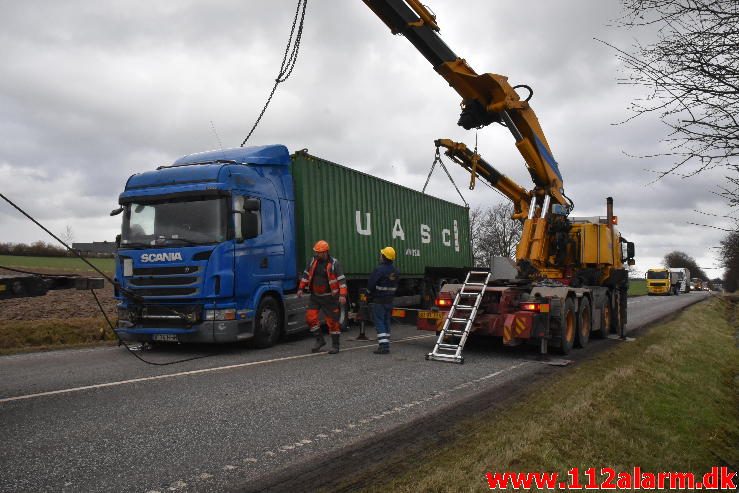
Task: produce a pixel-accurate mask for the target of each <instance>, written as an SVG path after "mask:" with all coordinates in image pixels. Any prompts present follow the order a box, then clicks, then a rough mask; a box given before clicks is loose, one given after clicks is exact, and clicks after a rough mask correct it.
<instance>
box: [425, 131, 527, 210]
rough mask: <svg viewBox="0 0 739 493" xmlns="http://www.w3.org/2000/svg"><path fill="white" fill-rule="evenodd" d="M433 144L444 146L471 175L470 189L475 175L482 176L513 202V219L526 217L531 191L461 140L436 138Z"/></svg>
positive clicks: (455, 160) (452, 157) (447, 152)
mask: <svg viewBox="0 0 739 493" xmlns="http://www.w3.org/2000/svg"><path fill="white" fill-rule="evenodd" d="M434 144H436V147H443V148H445V149H446V151H444V154H446V155H447V156H449V158H450V159H451V160H452V161H454V162H455V163H457V164H458V165H460V166H461V167H463V168H464V169H466V170H467V171H468V172H469V173H470V175H471V177H472V178H471V180H470V189H472V188H474V186H475V178H476V177H477V176H479V177H481V178H483V179H484V180H485V181H487V182H488V183H489V184H490V186H492V187H493V188H495V189H496V190H498V191H500V193H502V194H503V195H505V196H506V197H507V198H508V199H509V200H510V201H511V202H513V209H514V214H513V219H520V220H523V219H525V218H526V216H527V215H528V213H529V202H530V201H531V197H532V193H531V192H529V191H528V190H526V189H525V188H523V187H522V186H521V185H519V184H518V183H516V182H515V181H513V180H512V179H510V178H509V177H507V176H506V175H504V174H502V173H501V172H500V171H498V170H497V169H495V168H494V167H493V166H492V165H491V164H490V163H488V162H487V161H485V159H483V158H482V157H481V156H480V155H479V154H477V153H476V152H474V151H471V150H470V149H469V148H468V147H467V146H466V145H465V144H463V143H461V142H454V141H453V140H450V139H437V140H435V141H434Z"/></svg>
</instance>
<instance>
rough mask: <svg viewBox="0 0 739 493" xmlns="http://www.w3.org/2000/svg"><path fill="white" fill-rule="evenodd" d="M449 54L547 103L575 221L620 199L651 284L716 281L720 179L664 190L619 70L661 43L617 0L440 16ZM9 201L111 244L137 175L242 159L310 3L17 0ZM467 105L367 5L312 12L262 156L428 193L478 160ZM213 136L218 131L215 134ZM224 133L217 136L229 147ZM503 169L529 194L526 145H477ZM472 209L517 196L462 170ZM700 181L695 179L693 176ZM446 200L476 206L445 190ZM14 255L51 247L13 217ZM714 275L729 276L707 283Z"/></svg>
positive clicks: (9, 73)
mask: <svg viewBox="0 0 739 493" xmlns="http://www.w3.org/2000/svg"><path fill="white" fill-rule="evenodd" d="M426 3H428V4H429V5H430V7H431V8H432V9H433V10H434V11H435V13H436V14H437V17H438V22H439V24H440V26H441V29H442V31H441V34H442V37H443V38H444V40H445V41H446V42H447V44H448V45H449V46H450V47H451V48H452V49H453V50H454V51H455V52H456V53H457V54H458V55H459V56H461V57H463V58H465V59H466V60H467V61H468V63H469V64H470V65H471V66H472V67H473V68H474V69H475V70H476V71H477V72H478V73H483V72H493V73H499V74H503V75H506V76H508V77H509V80H510V81H511V82H512V83H513V84H528V85H530V86H531V87H533V89H534V98H533V99H532V101H531V104H532V107H533V108H534V110H535V111H536V112H537V115H538V117H539V119H540V121H541V124H542V127H543V129H544V132H545V133H546V136H547V138H548V140H549V143H550V145H551V147H552V151H553V153H554V156H555V158H556V159H557V160H558V162H559V164H560V169H561V170H562V173H563V175H564V182H565V190H566V192H567V194H568V195H569V196H570V197H571V198H572V199H573V200H574V201H575V204H576V209H575V212H574V214H575V215H604V214H605V197H606V196H608V195H611V196H613V197H614V200H615V210H616V214H617V215H618V216H619V223H620V229H621V232H622V233H623V234H624V236H626V237H627V238H628V239H630V240H633V241H635V242H636V245H637V255H638V260H637V268H638V269H640V270H646V269H647V268H649V267H651V266H654V265H658V264H659V263H660V261H661V258H662V257H663V256H664V254H665V253H667V252H669V251H671V250H676V249H677V250H682V251H685V252H687V253H688V254H689V255H691V256H693V257H695V258H696V259H697V260H698V262H699V264H700V265H701V266H702V267H705V268H711V267H714V266H716V265H717V260H716V258H715V255H714V252H715V251H716V250H715V249H714V247H716V246H717V245H718V243H719V241H720V239H721V237H722V235H723V234H722V233H721V232H720V231H718V230H713V229H709V228H701V227H697V226H691V225H689V224H687V222H689V221H691V222H698V223H707V224H712V225H715V226H719V227H721V226H727V223H722V222H721V221H720V220H719V219H717V218H715V217H711V216H707V215H704V214H700V213H697V212H694V210H699V211H703V212H706V213H712V214H719V215H721V214H725V213H726V210H725V203H724V202H723V201H722V200H721V199H720V198H718V197H717V196H716V195H715V193H714V192H715V191H716V189H717V185H719V184H720V183H721V182H722V181H723V178H722V177H723V173H722V172H721V171H720V170H715V171H711V172H705V173H702V174H700V175H697V176H693V177H691V178H681V177H679V176H669V177H667V178H664V179H662V180H661V181H658V182H656V183H655V182H653V180H654V178H655V176H656V175H655V173H654V171H655V170H661V169H665V168H667V167H669V166H670V164H671V162H670V161H669V159H668V158H657V159H649V160H647V159H637V158H634V157H630V155H646V154H655V153H658V152H659V151H664V150H665V149H666V147H665V146H664V144H662V143H661V142H660V141H661V139H663V138H664V136H665V128H664V127H663V126H662V124H661V123H659V122H658V121H657V120H656V119H654V120H650V119H648V118H641V119H637V120H635V121H632V122H630V123H628V124H625V125H614V124H615V123H617V122H620V121H623V120H624V119H626V118H627V117H628V116H630V115H629V113H628V111H627V106H628V104H629V102H630V101H631V100H632V99H633V98H635V97H638V96H640V95H641V94H640V93H639V92H638V91H637V90H636V89H635V88H633V87H628V86H624V85H619V84H618V83H617V79H618V78H619V77H621V76H623V72H622V71H621V67H620V64H619V62H618V61H617V60H616V58H615V53H614V52H613V51H612V50H611V49H610V48H608V47H606V46H604V45H603V44H601V43H599V42H598V41H596V40H595V39H594V38H598V39H602V40H604V41H607V42H609V43H611V44H613V45H616V46H619V47H622V48H628V47H629V46H631V45H632V43H633V42H634V40H635V39H640V40H643V39H646V38H647V37H648V33H641V32H633V31H625V30H623V29H619V28H616V27H611V25H612V24H613V21H614V20H615V19H617V18H618V17H620V16H621V15H622V11H621V3H620V1H619V0H602V1H593V0H566V1H565V0H559V1H556V2H553V1H534V0H528V1H523V0H497V1H495V2H491V1H484V0H428V1H427V2H426ZM0 7H2V18H1V19H0V57H1V58H2V60H3V63H2V65H0V135H2V139H0V191H2V193H4V194H6V195H8V196H9V197H10V198H11V199H13V200H15V201H17V203H18V204H19V205H20V206H21V207H23V208H25V209H26V210H27V211H28V212H29V213H30V214H32V215H34V216H36V217H37V219H39V220H40V221H42V222H43V223H44V224H45V225H46V226H47V227H49V228H50V229H51V230H52V231H55V232H56V233H59V234H61V233H63V232H64V230H65V228H66V226H70V227H71V228H72V230H73V233H74V238H75V241H93V240H105V239H108V240H112V239H113V238H114V236H115V234H116V232H117V229H118V227H119V222H120V219H119V217H113V218H111V217H109V216H108V212H109V211H110V210H111V209H113V208H115V207H116V206H117V196H118V194H119V193H120V191H121V190H122V188H123V186H124V184H125V181H126V179H127V177H128V176H130V175H131V174H133V173H137V172H141V171H145V170H150V169H153V168H154V167H155V166H157V165H160V164H168V163H171V162H172V161H174V160H175V159H176V158H177V157H179V156H181V155H184V154H189V153H192V152H198V151H203V150H208V149H214V148H218V147H219V142H218V138H220V141H221V142H222V144H223V146H224V147H235V146H238V145H239V144H240V143H241V141H242V140H243V138H244V137H245V136H246V134H247V132H248V130H249V129H250V128H251V125H252V123H253V121H254V119H255V118H256V116H257V114H258V113H259V111H260V109H261V107H262V105H263V104H264V101H265V98H266V96H267V94H268V93H269V90H270V88H271V85H272V83H273V80H274V77H275V75H276V72H277V69H278V67H279V63H280V61H281V59H282V52H283V50H284V44H285V42H286V39H287V35H288V33H289V29H290V24H291V22H292V17H293V13H294V10H295V1H294V0H289V1H288V0H273V1H258V0H240V1H236V0H232V1H226V0H220V1H209V2H200V1H195V0H178V1H160V2H151V1H138V0H128V1H107V2H94V1H91V0H90V1H74V0H68V1H65V2H56V1H42V0H38V1H34V0H28V1H24V2H14V1H9V0H0ZM458 113H459V97H458V96H457V95H456V93H455V92H454V91H453V90H452V89H451V88H449V87H448V86H447V84H446V83H445V82H444V81H443V80H442V79H441V78H440V77H439V76H438V75H437V74H436V73H435V72H434V71H433V70H432V68H431V67H430V66H429V65H428V63H427V62H426V60H425V59H424V58H423V57H422V56H421V55H420V54H419V53H418V52H416V51H415V49H414V48H413V47H412V46H411V45H410V43H408V42H407V41H406V40H405V39H403V38H401V37H397V36H392V35H391V34H390V32H389V30H388V29H387V28H386V27H385V25H384V24H382V22H381V21H380V20H379V19H378V18H377V17H375V15H374V14H373V13H372V12H371V11H370V10H369V9H368V8H367V7H366V6H365V5H364V3H362V2H361V1H360V0H311V1H310V2H309V5H308V12H307V14H306V21H305V32H304V34H303V42H302V46H301V51H300V56H299V60H298V64H297V66H296V68H295V71H294V73H293V76H292V78H291V79H290V80H289V81H288V82H286V83H285V84H282V85H281V86H280V88H279V89H278V92H277V94H276V96H275V99H274V100H273V102H272V104H271V106H270V108H269V110H268V112H267V114H266V115H265V117H264V118H263V120H262V123H261V125H260V126H259V128H258V129H257V131H256V132H255V133H254V135H253V136H252V138H251V139H250V142H249V143H250V144H254V145H257V144H272V143H282V144H285V145H287V147H288V148H289V149H290V150H291V151H295V150H299V149H302V148H308V149H309V151H310V152H311V153H312V154H314V155H317V156H320V157H324V158H326V159H329V160H331V161H334V162H338V163H342V164H345V165H347V166H350V167H352V168H355V169H358V170H361V171H364V172H367V173H371V174H373V175H376V176H380V177H383V178H386V179H389V180H392V181H395V182H398V183H401V184H403V185H406V186H409V187H411V188H415V189H419V190H420V189H421V187H422V186H423V183H424V181H425V179H426V175H427V173H428V171H429V168H430V165H431V162H432V160H433V153H434V147H433V141H434V139H436V138H439V137H449V138H453V139H455V140H461V141H464V142H466V143H467V144H468V145H469V146H470V147H472V146H474V142H475V132H474V131H464V130H463V129H461V128H459V127H457V126H456V121H457V117H458ZM211 122H212V123H211ZM213 127H215V130H216V132H217V135H218V138H217V137H216V134H215V133H214V131H213ZM477 138H478V143H479V150H480V153H481V154H482V155H483V157H484V158H485V159H487V160H488V161H489V162H490V163H492V164H493V165H494V166H496V167H497V168H498V169H499V170H501V171H502V172H504V173H506V174H508V175H509V176H511V177H512V178H514V179H515V180H516V181H518V182H519V183H520V184H522V185H524V186H526V187H527V188H528V187H530V185H531V183H530V178H529V177H528V174H527V172H526V171H525V168H524V166H523V161H522V158H521V157H520V155H519V154H518V153H517V151H516V150H515V147H514V145H513V144H514V143H513V140H512V138H511V136H510V134H509V133H508V132H507V131H506V130H505V129H503V128H501V127H499V126H497V125H491V126H490V127H487V128H485V129H483V130H481V131H479V133H478V135H477ZM450 171H451V172H452V174H453V176H454V178H455V180H456V182H457V184H458V185H459V186H460V188H462V189H463V191H464V194H465V197H466V199H467V201H468V202H470V204H471V205H472V206H486V205H491V204H493V203H496V202H498V201H500V200H502V198H501V197H500V196H499V195H497V194H495V193H494V192H492V191H491V190H490V189H488V188H486V187H484V186H479V187H478V188H477V189H476V190H474V191H472V192H470V191H467V190H466V188H467V183H468V181H469V176H468V175H467V174H466V172H465V171H463V170H461V169H456V168H451V166H450ZM686 171H690V170H685V171H684V172H686ZM429 191H430V193H431V194H434V195H437V196H440V197H442V198H445V199H447V200H451V201H454V202H457V203H459V202H460V201H459V198H458V197H457V196H456V192H454V190H453V188H452V187H451V186H450V184H449V182H448V180H447V178H446V177H445V176H444V175H443V174H441V173H435V174H434V176H433V177H432V179H431V184H430V188H429ZM0 226H1V227H2V234H1V235H0V241H4V242H7V241H10V242H31V241H35V240H39V239H41V240H44V241H49V240H50V238H47V237H46V236H45V233H43V232H42V231H40V230H39V229H38V228H37V227H36V226H34V225H33V224H32V223H30V222H28V221H27V220H25V219H24V218H22V217H21V216H19V214H18V213H17V212H16V211H14V210H12V209H11V208H10V207H9V206H7V205H6V204H5V203H2V204H0ZM706 270H707V273H708V274H709V275H710V276H711V277H715V276H717V275H720V274H721V270H720V269H715V270H709V269H706Z"/></svg>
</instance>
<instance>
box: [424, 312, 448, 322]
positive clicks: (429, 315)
mask: <svg viewBox="0 0 739 493" xmlns="http://www.w3.org/2000/svg"><path fill="white" fill-rule="evenodd" d="M445 316H446V312H432V311H429V310H421V311H420V312H418V318H432V319H434V320H441V319H443V318H444V317H445Z"/></svg>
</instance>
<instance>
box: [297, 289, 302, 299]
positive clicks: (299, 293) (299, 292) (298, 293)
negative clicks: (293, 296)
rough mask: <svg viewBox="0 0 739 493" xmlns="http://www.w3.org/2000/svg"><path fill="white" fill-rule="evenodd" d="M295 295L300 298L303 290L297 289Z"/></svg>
mask: <svg viewBox="0 0 739 493" xmlns="http://www.w3.org/2000/svg"><path fill="white" fill-rule="evenodd" d="M297 295H298V298H302V297H303V290H302V289H298V292H297Z"/></svg>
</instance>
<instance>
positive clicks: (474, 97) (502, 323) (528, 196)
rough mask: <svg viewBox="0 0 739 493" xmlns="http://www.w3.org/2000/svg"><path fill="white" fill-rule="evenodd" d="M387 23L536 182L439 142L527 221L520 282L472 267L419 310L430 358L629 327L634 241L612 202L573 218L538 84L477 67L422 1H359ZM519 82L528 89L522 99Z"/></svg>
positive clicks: (574, 341) (564, 347)
mask: <svg viewBox="0 0 739 493" xmlns="http://www.w3.org/2000/svg"><path fill="white" fill-rule="evenodd" d="M363 1H364V3H365V4H367V5H368V6H369V7H370V8H371V9H372V11H373V12H374V13H375V14H376V15H377V16H378V17H379V18H380V19H381V20H382V21H383V22H384V23H385V24H386V25H387V26H388V27H389V28H390V30H391V32H392V33H393V34H402V35H403V36H405V38H406V39H408V41H410V42H411V43H412V44H413V45H414V46H415V47H416V49H417V50H418V51H419V52H420V53H421V54H422V55H423V56H424V57H425V58H426V59H427V60H428V61H429V62H430V63H431V64H432V66H433V68H434V70H435V71H436V72H437V73H438V74H439V75H441V76H442V77H443V78H444V79H445V80H446V81H447V82H448V83H449V85H450V86H451V87H452V88H453V89H454V90H455V91H456V92H457V93H458V94H459V95H460V96H461V97H462V103H461V107H462V112H461V114H460V117H459V121H458V122H457V123H458V125H460V126H461V127H463V128H465V129H467V130H469V129H473V128H480V127H484V126H486V125H489V124H491V123H499V124H501V125H502V126H504V127H505V128H507V129H508V131H509V132H510V133H511V135H512V136H513V138H514V139H515V145H516V148H517V149H518V151H519V153H520V154H521V156H522V157H523V159H524V162H525V163H526V167H527V169H528V171H529V174H530V175H531V179H532V181H533V182H534V187H533V188H532V189H531V190H526V189H525V188H524V187H521V186H520V185H518V184H516V183H515V182H513V181H512V180H511V179H509V178H508V177H505V176H504V175H502V174H501V173H500V172H498V171H497V170H495V168H493V167H492V166H491V165H490V164H488V163H487V162H486V161H485V160H483V159H482V158H481V157H480V156H479V155H478V154H477V153H476V152H473V151H471V150H469V149H468V148H467V147H466V146H465V145H464V144H461V143H457V142H453V141H451V140H448V139H439V140H437V141H436V145H437V150H438V149H439V148H442V147H443V148H444V149H445V153H446V154H447V155H448V156H450V157H451V158H452V159H453V160H454V161H455V162H457V163H458V164H459V165H461V166H462V167H464V168H465V169H467V170H468V171H469V172H470V174H471V183H470V188H472V187H474V184H475V180H476V179H477V178H478V177H479V178H481V179H483V180H485V181H487V182H488V183H489V184H490V185H491V186H492V187H494V188H496V189H498V190H500V191H501V192H502V193H503V194H504V195H505V196H506V197H508V199H510V200H511V201H512V202H513V204H514V209H515V212H514V215H513V218H514V219H517V220H520V221H523V234H522V238H521V241H520V243H519V245H518V248H517V251H516V261H517V270H518V275H517V276H516V278H515V279H493V278H492V275H491V273H490V272H489V271H486V270H482V269H480V270H474V269H473V270H472V271H470V272H469V273H468V274H467V277H466V279H465V281H464V283H462V284H455V285H450V284H447V285H446V286H444V288H443V289H442V291H441V293H440V294H439V296H438V298H437V300H436V305H437V308H438V310H437V311H434V310H432V311H429V312H427V313H421V314H419V328H421V329H427V330H434V331H436V332H438V338H437V341H436V344H435V345H434V349H433V350H432V351H431V353H429V354H428V355H427V359H432V360H441V361H449V362H456V363H463V362H464V357H463V356H462V349H463V347H464V344H465V342H466V340H467V338H468V336H469V335H470V333H473V332H474V333H475V334H482V335H489V336H499V337H502V339H503V342H504V343H505V344H506V345H509V346H515V345H519V344H523V343H534V344H538V345H539V347H540V351H541V352H542V353H546V352H547V349H548V346H549V345H552V346H554V347H556V348H557V349H558V351H559V352H560V353H563V354H567V353H568V352H569V351H570V350H571V349H572V348H573V346H576V345H577V346H581V347H584V346H586V345H587V344H588V341H589V339H590V335H591V332H592V333H595V334H598V335H600V336H605V335H608V334H609V333H610V332H612V331H615V332H619V333H621V334H623V327H624V325H625V324H626V318H627V310H626V296H627V289H628V270H627V265H633V263H634V260H633V259H634V244H633V243H632V242H627V241H626V240H625V239H624V238H623V237H622V236H621V234H620V233H619V232H618V230H617V228H616V225H617V219H616V216H615V215H614V214H613V200H612V199H611V198H610V197H608V199H607V202H606V214H605V216H597V217H571V216H570V213H571V212H572V209H573V208H574V204H573V202H572V200H570V199H569V198H568V197H567V195H565V191H564V184H563V179H562V174H561V172H560V169H559V165H558V163H557V162H556V161H555V159H554V156H553V154H552V151H551V149H550V147H549V143H548V142H547V139H546V137H545V136H544V132H543V131H542V129H541V127H540V125H539V121H538V118H537V117H536V114H535V113H534V111H533V109H532V108H531V106H530V105H529V100H530V99H531V96H532V95H533V90H532V89H531V88H530V87H529V86H527V85H523V84H522V85H516V86H511V84H510V83H509V82H508V78H507V77H505V76H503V75H498V74H490V73H485V74H478V73H477V72H475V70H473V69H472V67H471V66H470V65H469V64H468V63H467V62H466V61H465V60H464V59H462V58H460V57H458V56H457V55H456V54H455V53H454V52H453V51H452V50H451V49H450V48H449V47H448V46H447V45H446V44H445V43H444V41H443V40H442V39H441V38H440V37H439V35H438V31H439V26H438V24H437V22H436V17H435V16H434V14H433V13H432V12H431V11H430V10H429V9H428V8H426V7H425V6H424V5H422V4H421V3H420V2H419V1H417V0H363ZM517 89H520V90H523V91H526V92H527V94H526V99H521V97H520V96H519V94H518V93H517V92H516V90H517Z"/></svg>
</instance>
